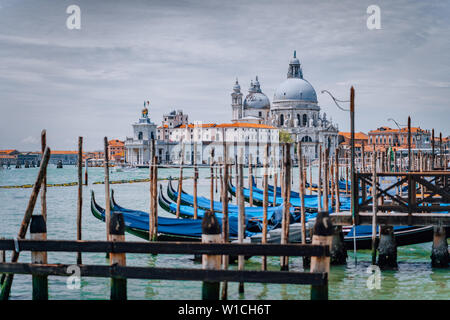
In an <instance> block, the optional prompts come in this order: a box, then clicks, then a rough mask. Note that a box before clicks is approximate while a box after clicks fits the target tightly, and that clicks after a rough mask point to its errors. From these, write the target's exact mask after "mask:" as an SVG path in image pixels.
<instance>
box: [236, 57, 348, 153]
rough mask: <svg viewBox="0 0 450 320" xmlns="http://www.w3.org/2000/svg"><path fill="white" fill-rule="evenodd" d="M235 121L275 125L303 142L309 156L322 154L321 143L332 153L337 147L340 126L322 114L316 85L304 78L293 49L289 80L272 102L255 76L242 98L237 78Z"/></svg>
mask: <svg viewBox="0 0 450 320" xmlns="http://www.w3.org/2000/svg"><path fill="white" fill-rule="evenodd" d="M231 107H232V122H233V123H242V122H244V123H255V124H266V125H271V126H274V127H276V128H278V129H280V131H286V132H288V133H290V134H291V137H292V139H293V140H294V141H302V149H303V154H304V155H306V157H308V158H310V159H314V158H317V157H318V155H319V145H322V148H323V149H325V148H329V149H330V154H332V153H333V151H334V150H335V148H336V147H337V146H338V131H339V130H338V126H337V124H334V123H332V121H331V119H330V120H328V119H327V116H326V113H321V112H320V111H321V109H320V106H319V105H318V103H317V94H316V91H315V90H314V88H313V86H312V85H311V84H310V83H309V82H308V81H307V80H306V79H304V78H303V71H302V67H301V64H300V61H299V59H298V58H297V56H296V52H295V51H294V56H293V58H292V59H291V60H290V61H289V68H288V72H287V79H286V80H284V81H283V82H282V83H281V84H280V85H279V86H278V88H276V90H275V94H274V96H273V100H272V103H270V100H269V98H268V97H267V96H266V95H265V94H264V93H263V92H262V90H261V85H260V82H259V80H258V77H256V79H255V81H252V82H251V84H250V88H249V89H248V94H247V95H246V97H245V98H244V99H243V94H242V92H241V87H240V85H239V82H238V80H236V83H235V85H234V86H233V92H232V93H231Z"/></svg>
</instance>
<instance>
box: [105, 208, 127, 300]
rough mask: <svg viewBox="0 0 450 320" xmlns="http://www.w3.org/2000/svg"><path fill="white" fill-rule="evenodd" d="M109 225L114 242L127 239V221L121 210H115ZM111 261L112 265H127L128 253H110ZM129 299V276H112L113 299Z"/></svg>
mask: <svg viewBox="0 0 450 320" xmlns="http://www.w3.org/2000/svg"><path fill="white" fill-rule="evenodd" d="M110 223H111V224H110V227H109V240H110V241H112V242H116V241H125V222H124V219H123V215H122V213H120V212H115V213H114V214H113V215H112V216H111V220H110ZM109 261H110V265H111V266H113V267H114V266H122V267H124V266H126V254H125V253H123V252H121V253H113V252H111V253H110V254H109ZM126 299H127V278H126V277H111V300H126Z"/></svg>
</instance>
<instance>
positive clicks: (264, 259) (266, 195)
mask: <svg viewBox="0 0 450 320" xmlns="http://www.w3.org/2000/svg"><path fill="white" fill-rule="evenodd" d="M264 150H265V152H264V176H263V188H264V191H263V230H262V239H261V243H262V244H265V243H267V208H268V206H269V203H268V202H269V176H268V167H269V144H268V143H266V147H265V149H264ZM261 269H262V270H263V271H265V270H267V256H263V257H262V265H261Z"/></svg>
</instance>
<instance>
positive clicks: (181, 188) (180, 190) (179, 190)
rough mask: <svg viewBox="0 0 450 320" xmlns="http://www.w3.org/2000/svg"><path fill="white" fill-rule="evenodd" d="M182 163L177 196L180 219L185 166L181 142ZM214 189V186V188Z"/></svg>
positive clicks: (177, 215) (177, 213) (177, 212)
mask: <svg viewBox="0 0 450 320" xmlns="http://www.w3.org/2000/svg"><path fill="white" fill-rule="evenodd" d="M181 143H182V144H181V159H180V160H181V162H180V177H179V179H178V195H177V211H176V217H177V218H179V217H180V206H181V192H182V190H183V166H184V143H183V142H181ZM211 170H212V171H211V173H212V177H213V176H214V170H213V169H212V168H211ZM213 188H214V186H213Z"/></svg>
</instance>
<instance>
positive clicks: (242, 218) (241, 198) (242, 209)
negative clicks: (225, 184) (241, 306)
mask: <svg viewBox="0 0 450 320" xmlns="http://www.w3.org/2000/svg"><path fill="white" fill-rule="evenodd" d="M239 160H240V161H239V172H236V174H238V175H239V185H238V190H237V196H238V202H239V212H238V241H239V243H243V242H244V233H245V200H244V155H243V150H242V149H241V154H240V155H239ZM249 166H251V164H249ZM249 168H250V167H249ZM250 184H251V182H250ZM238 270H244V256H242V255H240V256H238ZM239 293H244V283H243V282H239Z"/></svg>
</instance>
